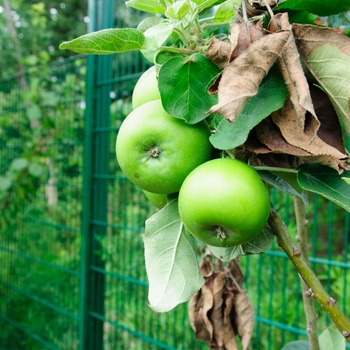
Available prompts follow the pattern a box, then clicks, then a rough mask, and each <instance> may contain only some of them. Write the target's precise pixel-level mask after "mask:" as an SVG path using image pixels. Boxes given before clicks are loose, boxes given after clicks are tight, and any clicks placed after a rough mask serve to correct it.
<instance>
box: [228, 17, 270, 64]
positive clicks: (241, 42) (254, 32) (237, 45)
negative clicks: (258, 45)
mask: <svg viewBox="0 0 350 350" xmlns="http://www.w3.org/2000/svg"><path fill="white" fill-rule="evenodd" d="M267 34H268V32H267V31H266V30H265V29H264V28H263V27H262V23H261V20H257V21H248V22H244V23H240V24H238V23H233V24H231V35H230V41H231V46H232V48H233V50H232V53H231V58H230V62H231V61H233V60H234V59H235V58H237V57H238V56H239V55H240V54H241V53H243V52H244V51H245V50H247V49H248V47H249V46H250V45H251V44H252V43H253V42H255V41H257V40H258V39H260V38H262V37H263V36H265V35H267Z"/></svg>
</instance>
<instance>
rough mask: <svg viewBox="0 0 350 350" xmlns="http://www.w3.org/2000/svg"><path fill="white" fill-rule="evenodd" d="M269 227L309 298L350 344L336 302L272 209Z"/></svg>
mask: <svg viewBox="0 0 350 350" xmlns="http://www.w3.org/2000/svg"><path fill="white" fill-rule="evenodd" d="M268 222H269V225H270V228H271V230H272V233H273V234H274V235H275V236H276V238H277V243H278V245H279V246H280V247H281V248H282V249H283V250H284V251H285V253H286V254H287V256H288V258H289V259H290V260H291V262H292V263H293V265H294V266H295V268H296V270H297V271H298V272H299V275H300V276H301V277H302V279H303V280H304V282H305V283H306V285H307V286H308V287H309V288H310V289H309V292H310V297H313V298H315V299H316V300H317V301H318V303H319V304H320V306H321V307H322V309H323V310H324V311H326V312H327V314H328V315H329V317H330V318H331V320H332V321H333V322H334V324H335V325H336V327H337V328H338V329H339V331H340V332H341V333H342V335H343V336H344V338H345V339H346V340H347V342H349V343H350V322H349V320H348V319H347V318H346V317H345V315H344V314H343V312H342V311H341V310H340V308H339V306H338V305H337V303H336V300H335V299H333V298H331V297H330V296H329V295H328V293H327V292H326V290H325V289H324V288H323V286H322V284H321V282H320V280H319V279H318V278H317V276H316V275H315V273H314V272H313V271H312V270H311V268H310V266H309V264H308V262H307V260H306V258H305V257H304V255H303V254H302V253H301V252H300V250H299V249H298V248H297V247H296V246H295V245H294V244H293V242H292V239H291V237H290V235H289V233H288V230H287V228H286V226H285V224H284V223H283V221H282V220H281V218H280V217H279V216H278V214H277V213H276V211H275V210H274V209H273V208H272V209H271V212H270V217H269V221H268Z"/></svg>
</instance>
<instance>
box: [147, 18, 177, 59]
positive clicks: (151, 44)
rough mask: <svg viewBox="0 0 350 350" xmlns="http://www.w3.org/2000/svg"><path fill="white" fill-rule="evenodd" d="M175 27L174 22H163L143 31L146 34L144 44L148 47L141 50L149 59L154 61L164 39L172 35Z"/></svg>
mask: <svg viewBox="0 0 350 350" xmlns="http://www.w3.org/2000/svg"><path fill="white" fill-rule="evenodd" d="M173 28H174V27H173V25H172V24H170V23H167V22H162V23H159V24H157V25H155V26H153V27H151V28H149V29H147V30H146V31H145V32H144V33H143V34H144V36H145V41H144V46H145V47H146V49H144V50H141V52H142V54H143V55H144V56H145V57H146V58H147V60H149V61H150V62H152V63H153V58H154V55H155V54H156V52H157V50H158V49H159V47H160V46H161V45H162V44H163V43H164V41H165V40H166V39H168V37H169V36H170V35H171V33H172V31H173Z"/></svg>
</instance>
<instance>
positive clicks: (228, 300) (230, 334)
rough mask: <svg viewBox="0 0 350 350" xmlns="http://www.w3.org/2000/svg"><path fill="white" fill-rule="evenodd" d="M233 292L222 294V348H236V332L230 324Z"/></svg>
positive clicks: (231, 349)
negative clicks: (223, 306)
mask: <svg viewBox="0 0 350 350" xmlns="http://www.w3.org/2000/svg"><path fill="white" fill-rule="evenodd" d="M234 303H235V294H234V293H232V292H227V293H226V294H225V295H224V305H225V308H224V311H223V312H224V315H223V325H222V330H221V333H222V339H223V342H224V349H226V350H238V345H237V342H236V338H235V337H236V334H235V331H234V328H233V325H232V319H231V318H232V314H233V312H234Z"/></svg>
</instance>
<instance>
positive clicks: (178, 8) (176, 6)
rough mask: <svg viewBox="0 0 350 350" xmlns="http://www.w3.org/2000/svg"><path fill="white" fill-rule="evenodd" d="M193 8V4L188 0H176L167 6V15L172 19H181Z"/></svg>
mask: <svg viewBox="0 0 350 350" xmlns="http://www.w3.org/2000/svg"><path fill="white" fill-rule="evenodd" d="M191 9H192V8H191V5H190V3H189V2H188V1H184V0H181V1H176V2H175V3H173V4H172V5H171V6H170V7H168V8H167V10H166V11H165V16H166V17H168V18H171V19H176V20H181V19H183V18H184V17H185V16H186V15H187V14H188V13H189V12H190V11H191Z"/></svg>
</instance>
